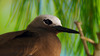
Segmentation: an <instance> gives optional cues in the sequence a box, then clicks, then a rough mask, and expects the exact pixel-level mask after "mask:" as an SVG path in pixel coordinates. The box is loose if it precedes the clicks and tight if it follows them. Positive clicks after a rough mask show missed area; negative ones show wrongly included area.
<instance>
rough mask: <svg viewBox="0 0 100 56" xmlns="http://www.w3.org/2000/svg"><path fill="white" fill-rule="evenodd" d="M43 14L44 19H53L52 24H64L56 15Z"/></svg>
mask: <svg viewBox="0 0 100 56" xmlns="http://www.w3.org/2000/svg"><path fill="white" fill-rule="evenodd" d="M41 16H44V18H43V19H49V20H51V21H52V23H53V24H52V25H51V26H62V24H61V21H60V20H59V18H57V17H56V16H52V15H41Z"/></svg>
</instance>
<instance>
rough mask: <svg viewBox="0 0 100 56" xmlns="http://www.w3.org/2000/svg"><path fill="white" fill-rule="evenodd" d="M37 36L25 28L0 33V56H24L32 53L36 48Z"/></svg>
mask: <svg viewBox="0 0 100 56" xmlns="http://www.w3.org/2000/svg"><path fill="white" fill-rule="evenodd" d="M37 39H38V36H37V34H36V33H34V32H30V31H27V30H23V31H17V32H10V33H6V34H2V35H0V56H3V55H9V56H12V55H13V56H25V55H30V54H31V53H32V54H34V53H35V52H36V51H37V50H38V48H37V46H38V45H37V44H36V40H37Z"/></svg>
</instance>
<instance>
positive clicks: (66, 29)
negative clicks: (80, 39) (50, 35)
mask: <svg viewBox="0 0 100 56" xmlns="http://www.w3.org/2000/svg"><path fill="white" fill-rule="evenodd" d="M54 28H55V29H56V30H57V31H58V32H68V33H79V32H78V31H75V30H72V29H68V28H65V27H62V26H54Z"/></svg>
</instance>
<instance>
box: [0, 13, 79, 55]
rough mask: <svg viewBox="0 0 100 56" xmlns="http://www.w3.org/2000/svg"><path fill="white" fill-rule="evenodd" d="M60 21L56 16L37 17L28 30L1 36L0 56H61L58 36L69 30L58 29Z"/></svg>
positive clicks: (71, 31)
mask: <svg viewBox="0 0 100 56" xmlns="http://www.w3.org/2000/svg"><path fill="white" fill-rule="evenodd" d="M44 19H45V21H46V23H44V21H43V20H44ZM46 19H49V20H51V21H48V20H46ZM53 20H56V21H53ZM58 21H59V19H58V18H57V17H55V16H51V15H42V16H38V17H36V18H35V20H34V21H33V22H32V23H31V24H30V25H29V26H28V27H27V29H26V30H23V31H17V32H10V33H6V34H2V35H0V56H60V52H61V43H60V40H59V39H58V37H57V36H56V34H57V33H59V32H67V30H68V29H67V30H66V29H65V28H63V27H62V29H61V27H60V28H59V27H56V26H61V23H60V21H59V22H58ZM51 22H52V23H51ZM59 29H61V30H59ZM64 30H65V31H64ZM68 32H69V33H78V32H77V31H74V30H70V31H68Z"/></svg>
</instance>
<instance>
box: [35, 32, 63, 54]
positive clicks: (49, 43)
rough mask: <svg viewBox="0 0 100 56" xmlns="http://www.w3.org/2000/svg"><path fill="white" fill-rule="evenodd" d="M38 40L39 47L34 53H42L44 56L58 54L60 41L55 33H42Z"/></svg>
mask: <svg viewBox="0 0 100 56" xmlns="http://www.w3.org/2000/svg"><path fill="white" fill-rule="evenodd" d="M38 41H39V47H40V49H39V51H37V53H35V55H37V54H38V55H39V54H43V55H44V56H60V52H61V43H60V40H59V39H58V37H57V36H56V35H52V34H50V35H44V36H42V37H41V38H40V39H39V40H38ZM39 56H42V55H39Z"/></svg>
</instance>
